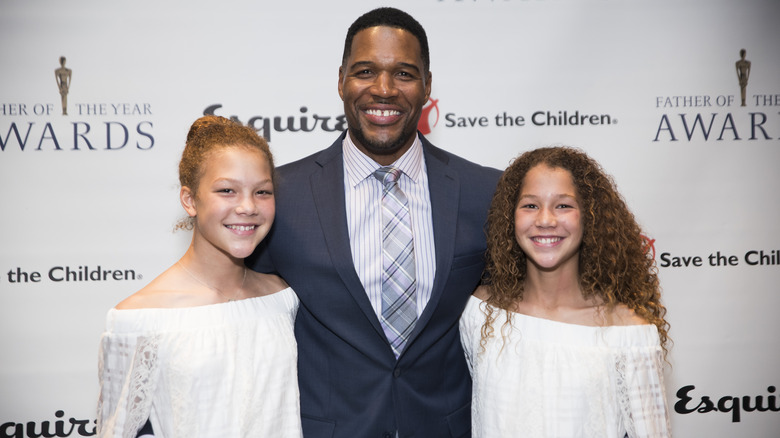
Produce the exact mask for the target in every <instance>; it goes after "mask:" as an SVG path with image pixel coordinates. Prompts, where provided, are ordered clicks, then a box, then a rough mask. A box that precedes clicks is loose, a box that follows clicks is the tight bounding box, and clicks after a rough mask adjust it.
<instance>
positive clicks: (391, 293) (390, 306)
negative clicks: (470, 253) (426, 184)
mask: <svg viewBox="0 0 780 438" xmlns="http://www.w3.org/2000/svg"><path fill="white" fill-rule="evenodd" d="M400 176H401V170H400V169H397V168H395V167H380V168H379V169H377V170H376V171H375V172H374V177H376V179H378V180H379V181H381V182H382V184H383V185H384V190H383V191H382V269H383V272H382V317H381V318H380V322H381V323H382V328H383V329H384V331H385V336H387V340H388V341H390V346H391V347H392V349H393V353H395V357H398V356H399V355H400V354H401V351H403V349H404V345H405V344H406V339H407V338H408V337H409V334H410V333H411V332H412V329H413V328H414V324H415V322H417V294H416V289H417V286H416V282H415V275H414V239H413V237H412V222H411V219H410V215H409V202H408V200H407V199H406V195H404V193H403V192H402V191H401V188H400V187H398V179H399V178H400Z"/></svg>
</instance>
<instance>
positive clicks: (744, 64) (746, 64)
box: [737, 49, 750, 106]
mask: <svg viewBox="0 0 780 438" xmlns="http://www.w3.org/2000/svg"><path fill="white" fill-rule="evenodd" d="M746 53H747V52H746V51H745V49H742V50H740V51H739V57H740V60H739V61H737V79H739V89H740V92H741V93H742V106H745V92H746V91H747V84H748V77H750V61H748V60H747V59H745V54H746Z"/></svg>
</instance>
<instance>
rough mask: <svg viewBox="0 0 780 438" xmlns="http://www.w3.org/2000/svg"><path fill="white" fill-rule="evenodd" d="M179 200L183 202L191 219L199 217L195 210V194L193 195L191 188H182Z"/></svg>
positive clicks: (182, 204)
mask: <svg viewBox="0 0 780 438" xmlns="http://www.w3.org/2000/svg"><path fill="white" fill-rule="evenodd" d="M179 200H180V201H181V206H182V207H184V211H186V212H187V214H188V215H189V216H190V217H195V216H197V215H198V211H197V210H196V209H195V194H194V193H192V190H190V188H189V187H182V188H181V191H179Z"/></svg>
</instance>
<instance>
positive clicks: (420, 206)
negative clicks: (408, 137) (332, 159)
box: [343, 135, 436, 316]
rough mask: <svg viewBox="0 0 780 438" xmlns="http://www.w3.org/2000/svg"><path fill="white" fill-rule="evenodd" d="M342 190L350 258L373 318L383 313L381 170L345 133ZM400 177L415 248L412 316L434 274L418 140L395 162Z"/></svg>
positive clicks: (423, 300) (423, 303) (427, 294)
mask: <svg viewBox="0 0 780 438" xmlns="http://www.w3.org/2000/svg"><path fill="white" fill-rule="evenodd" d="M343 149H344V192H345V201H346V208H347V227H348V229H349V240H350V247H351V249H352V260H353V262H354V265H355V270H356V271H357V274H358V277H359V278H360V281H361V282H362V283H363V288H364V289H365V290H366V293H367V294H368V299H369V301H371V305H372V307H373V308H374V312H375V313H376V314H377V316H379V315H381V313H382V204H381V202H382V189H383V187H382V183H381V182H380V181H378V180H377V179H376V178H374V176H373V173H374V171H376V170H377V169H378V168H380V167H382V166H380V165H379V163H377V162H375V161H374V160H372V159H371V158H369V157H367V156H366V155H364V154H363V153H362V152H360V150H358V148H357V146H355V145H354V143H352V140H351V139H350V137H349V135H346V136H345V138H344V142H343ZM392 165H393V166H394V167H397V168H399V169H401V171H402V172H403V174H402V175H401V178H400V180H399V183H398V184H399V186H400V188H401V190H402V191H403V192H404V193H405V194H406V197H407V199H408V200H409V211H410V214H411V220H412V231H413V233H414V248H415V272H416V277H417V315H418V316H420V315H421V314H422V312H423V310H424V309H425V306H426V305H427V304H428V301H429V300H430V297H431V290H432V288H433V279H434V275H435V274H436V252H435V247H434V243H433V219H432V214H431V201H430V194H429V189H428V174H427V171H426V167H425V159H424V157H423V150H422V143H421V142H420V139H419V137H417V138H416V139H415V141H414V143H413V144H412V146H411V147H410V148H409V150H408V151H406V153H404V154H403V155H402V156H401V157H400V158H399V159H398V160H397V161H396V162H395V163H393V164H392Z"/></svg>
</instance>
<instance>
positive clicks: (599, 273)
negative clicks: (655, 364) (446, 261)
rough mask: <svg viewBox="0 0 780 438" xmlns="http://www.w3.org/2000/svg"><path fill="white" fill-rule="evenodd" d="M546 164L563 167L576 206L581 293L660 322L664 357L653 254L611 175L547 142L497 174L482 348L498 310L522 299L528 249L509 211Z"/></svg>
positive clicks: (661, 309) (664, 330)
mask: <svg viewBox="0 0 780 438" xmlns="http://www.w3.org/2000/svg"><path fill="white" fill-rule="evenodd" d="M540 164H544V165H547V166H549V167H552V168H560V169H565V170H568V171H569V172H570V173H571V175H572V179H573V180H574V186H575V188H576V197H577V201H578V203H579V205H580V212H581V216H580V217H581V221H582V229H583V235H582V243H581V245H580V252H579V285H580V287H581V289H582V291H583V296H584V298H585V299H592V298H599V299H600V301H602V302H603V304H602V305H603V306H604V308H606V309H608V310H611V309H614V308H615V306H616V305H618V304H624V305H626V306H627V307H628V308H630V309H632V310H634V312H636V314H637V315H639V316H640V317H642V318H644V319H645V320H647V321H648V322H649V323H651V324H654V325H655V326H656V327H657V328H658V334H659V337H660V340H661V347H662V348H663V351H664V355H666V352H667V341H668V340H669V339H668V329H669V323H668V322H666V320H665V319H664V316H665V315H666V307H664V306H663V305H662V304H661V300H660V299H661V294H660V287H659V282H658V273H657V268H656V265H655V260H654V259H653V257H652V254H650V252H649V251H648V249H649V248H648V247H647V244H646V240H645V237H644V236H643V235H642V230H641V229H640V227H639V225H638V224H637V222H636V219H635V218H634V215H633V214H632V213H631V211H629V209H628V206H627V205H626V202H625V200H624V199H623V197H622V196H621V195H620V194H619V193H618V191H617V188H616V187H615V183H614V181H613V180H612V177H610V176H609V175H607V174H606V173H605V172H604V171H603V169H602V168H601V166H600V165H599V164H598V163H597V162H596V161H595V160H593V159H592V158H590V157H589V156H588V155H586V154H585V153H584V152H582V151H579V150H577V149H574V148H570V147H547V148H540V149H536V150H533V151H529V152H526V153H524V154H522V155H520V156H519V157H517V158H516V159H515V160H514V161H513V162H512V164H511V165H510V166H509V167H508V168H507V169H506V171H505V172H504V174H503V175H502V177H501V179H500V181H499V183H498V187H497V188H496V193H495V195H494V196H493V201H492V203H491V206H490V211H489V213H488V223H487V260H486V267H485V274H484V277H483V282H484V283H485V284H487V285H489V287H490V290H491V293H490V297H489V298H488V299H487V306H486V311H487V316H486V320H485V324H484V325H483V326H482V341H481V344H482V346H483V347H484V345H485V342H486V340H487V338H489V337H491V336H492V335H493V332H494V330H493V327H492V322H493V321H494V320H495V319H496V312H500V311H501V310H503V311H508V310H511V309H512V308H513V307H512V306H513V304H514V303H516V302H517V301H521V300H522V299H523V284H524V281H525V278H526V274H527V265H526V255H525V254H524V253H523V251H522V249H521V248H520V245H519V244H518V242H517V239H516V238H515V222H514V217H515V216H514V213H515V209H516V207H517V202H518V200H519V197H520V193H521V190H522V186H523V180H524V178H525V175H526V173H527V172H528V171H529V170H530V169H532V168H533V167H535V166H537V165H540Z"/></svg>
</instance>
